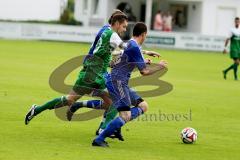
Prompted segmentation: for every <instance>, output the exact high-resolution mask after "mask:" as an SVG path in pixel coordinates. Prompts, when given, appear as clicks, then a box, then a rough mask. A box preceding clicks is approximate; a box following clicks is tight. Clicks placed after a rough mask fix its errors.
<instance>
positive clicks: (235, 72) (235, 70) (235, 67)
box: [233, 63, 238, 80]
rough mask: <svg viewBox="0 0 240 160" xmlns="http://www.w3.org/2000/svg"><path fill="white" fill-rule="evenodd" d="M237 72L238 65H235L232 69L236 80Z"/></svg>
mask: <svg viewBox="0 0 240 160" xmlns="http://www.w3.org/2000/svg"><path fill="white" fill-rule="evenodd" d="M237 70H238V64H237V63H235V64H234V67H233V71H234V78H235V79H236V80H237V79H238V76H237Z"/></svg>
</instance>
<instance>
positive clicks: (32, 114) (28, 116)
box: [25, 104, 37, 125]
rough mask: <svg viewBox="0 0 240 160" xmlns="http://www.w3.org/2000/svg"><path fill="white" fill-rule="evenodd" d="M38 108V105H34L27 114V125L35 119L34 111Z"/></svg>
mask: <svg viewBox="0 0 240 160" xmlns="http://www.w3.org/2000/svg"><path fill="white" fill-rule="evenodd" d="M36 107H37V105H35V104H34V105H32V107H31V109H30V110H29V112H28V113H27V115H26V117H25V124H26V125H28V123H29V122H30V121H31V120H32V119H33V117H34V116H35V115H34V113H35V112H34V110H35V108H36Z"/></svg>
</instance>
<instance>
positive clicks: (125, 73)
mask: <svg viewBox="0 0 240 160" xmlns="http://www.w3.org/2000/svg"><path fill="white" fill-rule="evenodd" d="M135 67H137V68H138V70H139V71H141V70H142V69H144V68H146V64H145V61H144V58H143V55H142V53H141V51H140V47H139V45H138V44H137V42H136V41H135V40H133V39H131V40H130V41H129V42H128V44H127V47H126V48H125V50H124V52H123V54H122V55H121V57H120V58H119V59H118V60H116V61H115V63H114V65H113V69H112V71H111V74H110V77H111V80H112V81H114V80H118V81H125V82H127V83H128V81H129V79H130V77H131V73H132V71H133V70H134V68H135Z"/></svg>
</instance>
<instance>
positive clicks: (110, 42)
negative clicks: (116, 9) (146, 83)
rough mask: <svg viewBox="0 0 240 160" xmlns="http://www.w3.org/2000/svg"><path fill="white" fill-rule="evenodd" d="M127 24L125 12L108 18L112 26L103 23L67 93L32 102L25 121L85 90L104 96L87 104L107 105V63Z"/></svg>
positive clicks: (67, 104) (27, 121)
mask: <svg viewBox="0 0 240 160" xmlns="http://www.w3.org/2000/svg"><path fill="white" fill-rule="evenodd" d="M127 25H128V22H127V17H126V15H124V14H116V15H114V16H113V17H112V19H111V26H110V27H106V28H107V29H105V30H104V31H103V33H102V34H101V37H100V38H99V40H98V41H97V44H96V47H95V49H94V50H93V54H92V55H90V56H87V57H86V59H85V60H84V65H83V69H82V70H81V71H80V73H79V76H78V78H77V80H76V82H75V84H74V86H73V88H72V90H71V91H70V93H69V94H68V95H67V96H62V97H59V98H55V99H53V100H51V101H49V102H47V103H45V104H43V105H41V106H37V105H33V106H32V107H31V109H30V111H29V112H28V113H27V115H26V117H25V124H26V125H27V124H28V123H29V122H30V120H31V119H32V118H33V117H35V116H36V115H38V114H40V113H41V112H42V111H44V110H46V109H55V108H60V107H63V106H69V107H70V106H71V105H72V104H74V102H76V101H77V100H78V99H80V98H81V97H82V96H83V95H85V94H93V95H94V96H98V97H100V98H102V99H103V102H104V103H101V104H100V105H98V106H96V105H95V104H93V105H88V106H89V107H91V108H95V109H106V110H107V109H108V107H109V106H110V105H111V104H112V101H111V99H110V98H109V95H108V93H107V92H105V91H103V90H104V89H105V81H104V77H103V75H104V73H106V72H107V67H108V65H109V61H110V59H111V52H112V50H114V49H115V48H116V47H120V48H121V47H122V45H123V42H122V40H121V38H120V37H119V35H121V34H123V33H124V32H125V31H126V27H127Z"/></svg>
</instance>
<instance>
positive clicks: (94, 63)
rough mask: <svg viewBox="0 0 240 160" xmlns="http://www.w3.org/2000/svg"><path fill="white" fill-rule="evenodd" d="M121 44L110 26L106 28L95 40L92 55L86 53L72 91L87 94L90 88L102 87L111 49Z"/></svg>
mask: <svg viewBox="0 0 240 160" xmlns="http://www.w3.org/2000/svg"><path fill="white" fill-rule="evenodd" d="M121 44H122V40H121V38H120V37H119V36H118V34H117V33H116V32H114V31H113V30H112V29H111V28H109V29H106V30H105V31H104V32H103V33H102V35H101V37H100V39H99V40H98V42H97V45H96V48H95V49H94V51H93V55H88V56H87V57H86V59H85V61H84V64H83V69H82V70H81V71H80V73H79V76H78V79H77V81H76V83H75V85H74V88H73V89H74V91H75V92H77V93H79V94H80V95H83V94H88V93H89V92H91V91H92V89H104V88H105V80H104V74H105V73H106V72H107V68H108V66H109V62H110V60H111V53H112V51H113V50H114V49H115V48H117V47H118V46H120V45H121Z"/></svg>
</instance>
